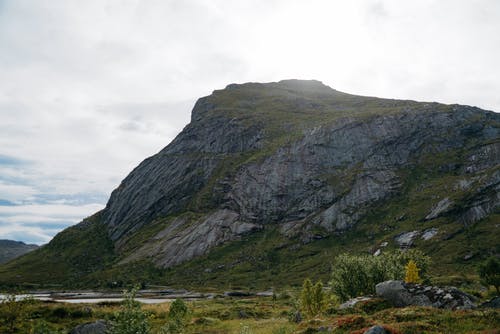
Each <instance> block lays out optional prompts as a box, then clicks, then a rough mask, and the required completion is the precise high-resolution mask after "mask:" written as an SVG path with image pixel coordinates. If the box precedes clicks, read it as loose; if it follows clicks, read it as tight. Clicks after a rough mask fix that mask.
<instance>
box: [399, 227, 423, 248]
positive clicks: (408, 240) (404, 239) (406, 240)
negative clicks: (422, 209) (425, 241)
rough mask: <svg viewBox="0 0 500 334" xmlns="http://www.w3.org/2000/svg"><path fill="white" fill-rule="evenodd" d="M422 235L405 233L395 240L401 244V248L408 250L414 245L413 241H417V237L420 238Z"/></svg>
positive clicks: (414, 232)
mask: <svg viewBox="0 0 500 334" xmlns="http://www.w3.org/2000/svg"><path fill="white" fill-rule="evenodd" d="M419 234H420V232H419V231H410V232H405V233H402V234H400V235H397V236H396V237H395V238H394V240H395V241H396V242H397V243H398V244H399V247H401V248H408V247H410V246H411V245H413V241H414V240H415V238H416V237H418V236H419Z"/></svg>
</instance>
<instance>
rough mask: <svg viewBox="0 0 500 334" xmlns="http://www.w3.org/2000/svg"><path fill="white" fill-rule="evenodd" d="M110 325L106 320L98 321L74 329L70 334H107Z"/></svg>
mask: <svg viewBox="0 0 500 334" xmlns="http://www.w3.org/2000/svg"><path fill="white" fill-rule="evenodd" d="M108 329H109V325H108V324H107V322H106V321H104V320H97V321H95V322H89V323H86V324H82V325H78V326H76V327H75V328H73V329H72V330H71V332H70V334H106V331H107V330H108Z"/></svg>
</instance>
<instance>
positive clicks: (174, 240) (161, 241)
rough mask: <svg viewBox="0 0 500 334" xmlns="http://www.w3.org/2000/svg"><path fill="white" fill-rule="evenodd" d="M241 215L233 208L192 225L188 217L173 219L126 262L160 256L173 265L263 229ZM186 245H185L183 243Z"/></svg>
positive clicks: (160, 260) (163, 263)
mask: <svg viewBox="0 0 500 334" xmlns="http://www.w3.org/2000/svg"><path fill="white" fill-rule="evenodd" d="M238 219H239V215H238V214H237V213H236V212H234V211H230V210H225V209H224V210H219V211H216V212H214V213H212V214H211V215H208V216H206V217H204V218H202V219H200V220H198V221H195V222H194V223H191V224H190V225H189V226H187V227H186V226H185V225H186V224H189V221H188V220H187V219H185V218H177V219H175V220H173V221H172V222H171V223H170V224H169V225H168V226H167V227H166V228H165V229H164V230H162V231H160V232H159V233H158V234H156V235H155V236H154V237H153V238H152V239H151V240H150V242H148V243H146V244H145V245H144V246H142V247H141V248H140V249H139V250H138V251H136V252H134V253H133V255H132V256H130V257H128V258H127V259H125V261H124V262H127V261H133V260H136V259H140V258H143V257H152V258H156V263H157V264H159V265H161V266H164V267H169V266H172V265H175V264H178V263H182V262H184V261H185V260H189V259H191V258H193V257H196V256H200V255H203V254H205V253H206V252H207V251H208V250H209V249H210V248H212V247H214V246H217V245H220V244H221V243H223V242H226V241H229V240H235V239H236V238H237V237H239V236H241V235H243V234H246V233H250V232H253V231H256V230H259V229H261V226H260V225H256V224H252V223H245V222H242V221H239V220H238ZM179 245H183V247H179Z"/></svg>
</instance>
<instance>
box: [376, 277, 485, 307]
mask: <svg viewBox="0 0 500 334" xmlns="http://www.w3.org/2000/svg"><path fill="white" fill-rule="evenodd" d="M375 290H376V292H377V295H378V296H380V297H381V298H384V299H386V300H388V301H389V302H391V303H392V304H394V306H397V307H404V306H432V307H437V308H445V309H452V310H456V309H460V310H468V309H472V308H475V307H476V306H475V305H474V302H473V300H474V297H472V296H470V295H468V294H466V293H464V292H462V291H460V290H458V289H457V288H453V287H444V288H440V287H435V286H426V285H422V284H410V283H404V282H403V281H385V282H382V283H379V284H377V285H376V287H375Z"/></svg>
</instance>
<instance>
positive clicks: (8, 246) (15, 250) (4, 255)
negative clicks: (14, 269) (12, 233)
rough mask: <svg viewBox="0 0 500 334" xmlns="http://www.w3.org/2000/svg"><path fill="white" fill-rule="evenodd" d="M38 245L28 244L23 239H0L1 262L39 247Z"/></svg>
mask: <svg viewBox="0 0 500 334" xmlns="http://www.w3.org/2000/svg"><path fill="white" fill-rule="evenodd" d="M37 248H38V246H37V245H27V244H25V243H24V242H21V241H14V240H5V239H0V264H1V263H6V262H8V261H10V260H12V259H15V258H16V257H19V256H21V255H23V254H26V253H28V252H31V251H32V250H35V249H37Z"/></svg>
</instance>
